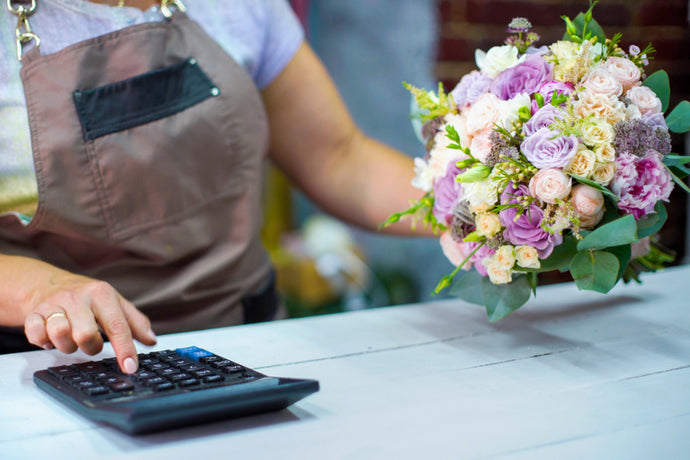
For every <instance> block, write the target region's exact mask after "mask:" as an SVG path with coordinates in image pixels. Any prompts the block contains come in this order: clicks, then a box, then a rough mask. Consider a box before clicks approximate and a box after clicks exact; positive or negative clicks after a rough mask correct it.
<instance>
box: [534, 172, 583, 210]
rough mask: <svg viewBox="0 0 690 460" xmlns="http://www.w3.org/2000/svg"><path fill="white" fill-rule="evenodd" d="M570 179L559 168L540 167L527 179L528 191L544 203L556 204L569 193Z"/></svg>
mask: <svg viewBox="0 0 690 460" xmlns="http://www.w3.org/2000/svg"><path fill="white" fill-rule="evenodd" d="M571 187H572V179H571V178H570V177H568V176H566V175H565V174H563V171H561V170H560V169H555V168H547V169H542V170H540V171H539V172H537V174H535V175H534V176H533V177H532V179H530V181H529V193H530V195H532V196H533V197H536V198H539V199H540V200H541V201H543V202H544V203H550V204H556V202H557V201H558V200H563V199H565V198H566V197H567V196H568V195H569V194H570V189H571Z"/></svg>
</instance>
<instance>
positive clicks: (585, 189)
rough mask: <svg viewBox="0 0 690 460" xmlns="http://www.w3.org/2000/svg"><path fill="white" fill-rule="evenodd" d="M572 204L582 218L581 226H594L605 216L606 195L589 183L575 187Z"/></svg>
mask: <svg viewBox="0 0 690 460" xmlns="http://www.w3.org/2000/svg"><path fill="white" fill-rule="evenodd" d="M570 204H571V205H572V206H573V209H575V213H576V214H577V216H578V217H579V219H580V226H581V227H585V228H589V227H594V226H595V225H596V224H598V223H599V221H600V220H601V218H602V217H603V216H604V195H603V194H602V193H601V192H600V191H599V190H597V189H594V188H592V187H589V186H587V185H584V184H578V185H576V186H575V187H573V193H572V196H571V197H570Z"/></svg>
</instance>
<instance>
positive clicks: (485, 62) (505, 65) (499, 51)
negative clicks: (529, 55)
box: [474, 45, 525, 78]
mask: <svg viewBox="0 0 690 460" xmlns="http://www.w3.org/2000/svg"><path fill="white" fill-rule="evenodd" d="M518 54H519V53H518V49H517V48H516V47H514V46H512V45H503V46H494V47H493V48H490V49H489V51H488V52H484V51H482V50H476V51H475V52H474V60H475V62H476V63H477V67H479V70H481V71H482V73H484V74H485V75H487V76H488V77H489V78H496V75H498V74H499V73H501V72H503V71H504V70H506V69H509V68H511V67H515V66H516V65H518V64H520V63H521V62H522V61H524V60H525V56H522V57H518Z"/></svg>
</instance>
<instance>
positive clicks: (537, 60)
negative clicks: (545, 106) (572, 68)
mask: <svg viewBox="0 0 690 460" xmlns="http://www.w3.org/2000/svg"><path fill="white" fill-rule="evenodd" d="M552 74H553V72H552V67H551V64H548V63H547V62H546V61H545V60H544V58H543V57H542V56H540V55H538V54H535V55H530V56H528V57H527V59H525V61H524V62H523V63H522V64H518V65H516V66H515V67H511V68H509V69H506V70H504V71H503V72H501V73H500V74H498V76H497V77H496V79H495V80H494V82H493V83H492V84H491V92H492V93H494V94H495V95H496V96H497V97H498V98H499V99H502V100H504V101H507V100H510V99H512V98H514V97H515V96H517V95H518V94H520V93H528V94H532V93H534V92H536V91H537V90H538V89H539V87H540V86H541V85H542V83H544V82H545V81H549V80H551V78H552Z"/></svg>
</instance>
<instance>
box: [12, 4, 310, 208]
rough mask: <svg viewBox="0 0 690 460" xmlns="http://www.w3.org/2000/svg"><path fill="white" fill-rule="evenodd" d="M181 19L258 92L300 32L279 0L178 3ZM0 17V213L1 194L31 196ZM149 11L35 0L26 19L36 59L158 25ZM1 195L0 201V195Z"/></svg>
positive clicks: (18, 98)
mask: <svg viewBox="0 0 690 460" xmlns="http://www.w3.org/2000/svg"><path fill="white" fill-rule="evenodd" d="M183 3H184V4H185V5H186V7H187V15H188V16H189V17H190V18H192V19H194V20H196V21H197V22H198V23H199V25H201V27H203V28H204V29H205V30H206V32H208V33H209V35H210V36H211V37H213V38H215V40H216V41H217V42H218V43H219V45H220V46H221V47H222V48H223V49H224V50H225V51H226V52H227V53H228V54H229V55H230V56H232V57H233V58H234V59H235V60H236V61H237V62H238V63H240V64H241V65H242V66H243V67H244V68H245V69H246V70H247V72H248V73H249V75H251V77H252V79H253V80H254V82H255V83H256V85H257V87H258V88H259V89H263V88H265V87H266V86H267V85H268V84H270V83H271V82H272V81H273V79H274V78H275V77H276V76H277V75H278V74H279V73H280V72H281V71H282V70H283V69H284V68H285V66H286V65H287V64H288V62H289V61H290V60H291V59H292V57H293V56H294V54H295V52H296V51H297V48H298V47H299V45H300V44H301V42H302V40H303V38H304V33H303V30H302V28H301V25H300V24H299V21H298V20H297V18H296V16H295V14H294V12H293V10H292V8H291V7H290V5H289V4H288V2H287V0H183ZM2 10H3V12H2V13H1V16H0V126H2V129H0V212H2V205H3V202H4V203H7V202H8V201H10V202H11V201H12V200H13V199H14V197H10V198H9V199H8V198H7V194H17V195H19V197H20V199H21V197H22V196H23V197H26V196H30V195H31V194H32V193H34V194H35V193H37V192H36V190H35V187H36V185H35V173H34V169H33V160H32V155H31V141H30V138H29V125H28V119H27V115H26V108H25V101H24V91H23V87H22V83H21V80H20V78H19V70H20V67H21V64H20V63H19V62H18V61H17V58H16V47H15V33H14V31H15V26H16V24H17V18H16V16H14V15H11V14H10V13H9V12H8V11H7V9H6V8H4V7H3V8H2ZM161 20H163V16H162V14H161V12H160V9H159V8H158V7H157V6H156V7H153V8H151V9H149V10H147V11H141V10H139V9H137V8H130V7H124V8H118V7H112V6H107V5H102V4H98V3H91V2H89V1H86V0H39V1H38V7H37V9H36V12H35V13H34V14H33V15H32V16H31V17H30V23H31V28H32V30H33V31H34V32H35V33H36V34H37V35H38V36H39V37H40V39H41V46H40V50H41V53H42V54H44V55H45V54H49V53H53V52H56V51H58V50H60V49H62V48H64V47H66V46H68V45H71V44H73V43H77V42H79V41H82V40H86V39H89V38H93V37H95V36H98V35H103V34H106V33H109V32H112V31H115V30H118V29H122V28H124V27H128V26H131V25H134V24H139V23H143V22H151V21H161ZM3 194H4V195H5V198H3V196H2V195H3Z"/></svg>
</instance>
